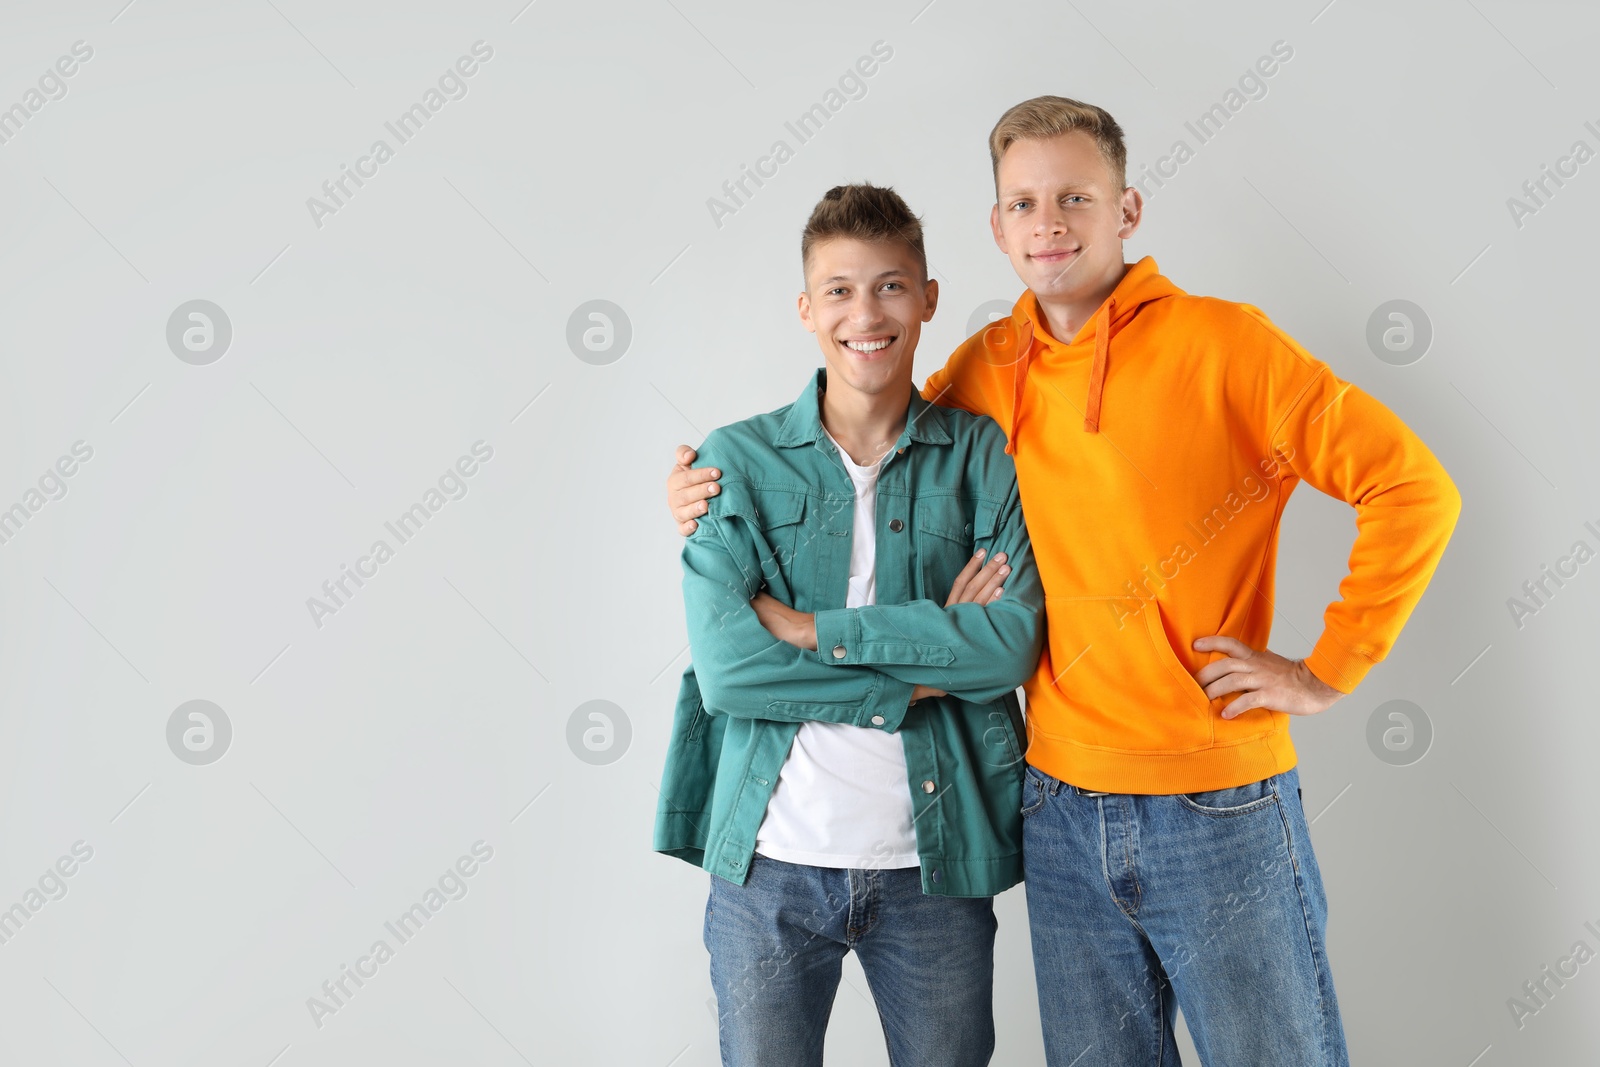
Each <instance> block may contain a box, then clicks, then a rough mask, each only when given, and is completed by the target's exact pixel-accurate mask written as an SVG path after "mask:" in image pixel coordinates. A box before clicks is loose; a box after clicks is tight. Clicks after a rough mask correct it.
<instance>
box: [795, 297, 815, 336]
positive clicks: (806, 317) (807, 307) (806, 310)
mask: <svg viewBox="0 0 1600 1067" xmlns="http://www.w3.org/2000/svg"><path fill="white" fill-rule="evenodd" d="M796 308H797V309H798V310H799V312H800V324H801V325H802V326H804V327H805V328H806V329H807V330H808V331H809V332H811V333H816V332H817V324H816V323H815V322H813V321H811V296H810V294H809V293H807V292H806V291H805V290H804V289H802V290H801V291H800V299H799V300H798V301H797V302H796Z"/></svg>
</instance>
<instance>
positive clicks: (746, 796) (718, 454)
mask: <svg viewBox="0 0 1600 1067" xmlns="http://www.w3.org/2000/svg"><path fill="white" fill-rule="evenodd" d="M826 382H827V370H826V368H821V369H819V370H818V371H817V374H816V376H815V378H814V379H813V380H811V381H808V382H807V384H806V388H805V391H804V392H802V393H801V395H800V398H799V399H798V400H796V401H795V402H794V403H793V404H789V405H787V406H785V407H782V408H779V409H778V410H776V411H773V412H771V413H769V414H766V415H758V416H756V417H754V418H751V419H746V420H744V421H743V422H738V423H734V424H732V425H730V426H724V427H721V428H719V429H717V430H714V431H712V433H711V434H709V435H708V436H707V437H706V440H705V443H704V444H703V445H701V447H700V450H699V460H698V461H697V462H699V463H700V464H701V465H702V466H714V467H717V468H719V469H720V470H721V472H722V477H721V479H720V484H721V486H722V490H721V492H720V493H719V494H718V495H716V496H714V497H711V498H710V506H709V510H708V512H707V514H706V515H705V516H704V517H703V518H701V519H700V520H699V528H698V529H697V530H696V531H695V532H694V533H693V534H692V535H690V536H689V537H688V538H686V539H685V541H684V546H683V598H684V607H685V611H686V614H687V618H688V629H689V645H690V651H691V655H692V658H693V663H692V665H691V666H690V667H689V668H688V669H687V670H686V671H684V674H683V680H682V683H681V685H680V688H679V692H678V702H677V707H676V710H675V712H674V718H673V725H672V735H671V739H670V741H669V743H668V749H667V758H666V769H665V772H664V773H663V775H662V781H661V787H660V793H661V798H660V803H659V805H658V808H657V811H656V826H655V844H654V847H655V850H656V851H658V852H664V853H666V854H668V855H672V856H677V857H679V858H681V859H684V860H687V861H689V862H690V863H695V864H698V865H699V866H702V867H704V868H705V869H706V870H708V871H710V872H711V873H712V874H716V875H720V876H721V877H723V878H726V879H728V880H729V881H732V882H735V883H738V884H743V883H744V880H745V877H746V875H747V874H748V872H749V867H750V857H751V856H752V854H753V853H754V849H755V839H756V831H757V830H758V829H759V828H760V826H761V820H762V817H763V816H764V815H765V813H766V810H767V801H768V799H769V798H770V797H771V795H772V790H773V788H774V786H775V785H776V783H777V781H778V772H779V771H780V770H781V769H782V767H783V763H784V759H785V757H787V755H788V753H789V746H790V743H791V742H792V741H793V740H794V737H795V734H796V733H797V732H798V731H799V729H800V724H801V723H802V722H805V721H807V720H819V721H823V722H834V723H849V724H852V725H854V726H858V727H860V728H861V729H863V730H885V731H889V732H891V733H898V734H899V735H900V738H901V740H902V742H903V743H904V745H905V753H906V766H907V769H908V771H909V786H910V790H911V799H912V805H913V811H914V820H915V821H914V823H913V826H914V829H915V831H916V838H917V855H918V858H919V861H920V864H921V868H922V889H923V892H925V893H936V894H944V895H948V896H991V895H993V894H995V893H998V892H1000V891H1001V890H1004V889H1006V888H1008V887H1010V886H1012V885H1015V884H1016V883H1017V882H1019V881H1021V880H1022V820H1021V816H1020V814H1019V812H1020V796H1021V785H1022V770H1023V762H1022V750H1023V747H1024V746H1023V743H1022V715H1021V711H1020V709H1019V706H1018V702H1017V695H1016V688H1017V687H1018V686H1019V685H1021V684H1022V681H1023V679H1024V678H1026V677H1027V676H1028V675H1029V674H1031V673H1032V672H1033V670H1034V669H1035V667H1036V666H1037V664H1038V660H1039V651H1040V646H1041V644H1042V642H1043V635H1044V614H1043V604H1044V595H1043V591H1042V589H1041V587H1040V584H1039V578H1038V572H1037V571H1036V569H1035V568H1034V565H1033V555H1032V552H1031V551H1030V548H1029V543H1028V534H1027V530H1026V528H1025V527H1024V526H1023V521H1022V509H1021V505H1020V504H1019V502H1018V496H1017V480H1016V471H1015V468H1014V466H1013V464H1012V460H1011V457H1010V456H1008V455H1006V454H1005V435H1004V433H1003V432H1002V431H1001V429H1000V427H999V426H998V425H997V424H996V423H995V422H994V421H993V420H991V419H989V418H986V417H982V416H975V415H971V414H968V413H967V412H964V411H957V410H954V409H950V408H942V407H938V406H935V405H932V404H929V403H928V402H927V401H925V400H923V399H922V398H921V397H920V396H918V395H917V394H916V392H915V391H913V392H912V394H911V404H910V407H909V408H908V410H907V412H906V428H905V430H904V431H903V432H902V433H901V435H900V439H899V441H898V442H896V445H895V448H894V451H893V452H892V454H890V455H889V456H888V457H887V459H886V460H885V461H884V465H883V469H882V473H881V474H880V476H879V478H878V487H877V516H876V523H877V556H876V563H877V572H876V583H877V596H876V600H877V604H876V605H874V606H866V607H859V608H845V607H844V606H843V605H844V603H845V599H846V593H847V591H848V585H849V578H850V541H851V534H852V525H853V522H854V511H855V487H854V484H853V483H852V482H851V480H850V475H849V473H848V472H847V471H846V470H845V467H844V464H843V463H842V462H841V461H840V459H839V456H838V450H837V449H836V448H835V447H834V445H833V443H832V442H831V441H829V440H828V437H827V435H826V434H825V433H824V432H823V429H822V422H821V418H820V415H819V403H820V396H821V390H822V389H823V388H824V387H825V386H826ZM978 548H984V549H986V550H988V552H989V553H991V554H992V553H994V552H1005V553H1006V554H1007V562H1008V563H1009V564H1010V566H1011V568H1012V571H1011V573H1010V575H1009V576H1008V577H1007V579H1006V582H1005V592H1004V593H1003V594H1002V596H1001V598H1000V599H999V600H998V601H995V602H994V603H992V604H990V605H979V604H957V605H954V606H952V607H945V606H944V602H945V600H946V598H947V597H948V595H949V592H950V586H951V585H952V583H953V582H954V581H955V578H956V575H957V574H958V573H959V572H960V570H961V568H962V567H964V566H965V565H966V563H967V561H968V560H969V559H970V558H971V556H972V554H973V552H974V551H976V550H977V549H978ZM762 589H766V590H767V591H768V592H769V593H771V595H772V596H774V597H776V598H777V599H778V600H780V601H782V602H783V603H785V604H788V605H790V606H791V607H794V608H796V609H798V610H800V611H806V612H814V613H815V615H816V627H817V641H818V651H816V652H812V651H808V650H804V649H799V648H796V647H795V646H793V645H790V644H788V643H786V642H783V641H780V640H778V639H777V638H775V637H773V636H772V635H771V634H770V633H768V631H767V630H766V629H765V628H764V627H763V626H762V625H761V623H760V621H759V620H758V619H757V618H756V614H755V610H754V609H753V608H751V606H750V600H751V598H752V597H754V596H755V595H756V594H757V593H758V592H760V591H761V590H762ZM915 684H923V685H928V686H932V687H934V688H937V689H942V690H945V691H946V692H947V693H949V694H950V695H949V696H947V697H939V698H934V699H926V700H921V701H918V703H917V705H916V706H915V707H908V704H909V702H910V699H911V690H912V686H913V685H915Z"/></svg>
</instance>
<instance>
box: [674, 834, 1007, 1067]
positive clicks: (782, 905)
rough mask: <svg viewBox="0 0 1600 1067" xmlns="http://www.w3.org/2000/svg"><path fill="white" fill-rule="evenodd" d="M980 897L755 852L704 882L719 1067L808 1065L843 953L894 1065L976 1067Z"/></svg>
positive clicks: (987, 958) (983, 1021)
mask: <svg viewBox="0 0 1600 1067" xmlns="http://www.w3.org/2000/svg"><path fill="white" fill-rule="evenodd" d="M994 934H995V918H994V898H993V897H967V898H963V897H943V896H930V895H927V894H924V893H923V892H922V874H921V872H920V871H919V870H918V869H917V868H916V867H907V868H904V869H900V870H887V871H884V870H846V869H834V868H828V867H807V866H802V865H799V864H794V863H783V862H780V861H778V860H774V859H768V858H767V857H765V856H760V855H757V856H756V857H754V858H753V859H752V860H751V862H750V876H749V878H748V880H747V881H746V882H745V884H744V885H742V886H739V885H734V884H733V883H732V882H729V881H727V880H726V879H723V878H718V877H716V876H713V877H712V879H711V896H710V899H709V900H707V901H706V923H705V943H706V949H707V950H708V951H709V952H710V953H711V984H712V987H713V988H714V989H715V990H716V994H717V1018H718V1023H719V1030H720V1034H721V1041H722V1062H723V1064H724V1065H725V1067H818V1065H820V1064H821V1063H822V1045H823V1034H824V1032H825V1031H826V1030H827V1028H828V1015H829V1013H830V1012H831V1011H832V1009H833V997H834V993H835V992H837V991H838V988H839V977H840V967H841V964H842V962H843V960H844V955H845V953H846V952H849V951H850V950H851V949H854V950H855V952H856V956H857V958H859V959H860V961H861V969H862V970H863V971H865V972H866V975H867V983H868V985H870V986H871V988H872V999H873V1001H874V1003H876V1004H877V1007H878V1018H879V1020H880V1021H881V1022H882V1024H883V1033H884V1037H885V1039H886V1040H887V1041H888V1046H889V1062H890V1063H891V1064H893V1065H894V1067H981V1065H983V1064H987V1063H988V1062H989V1057H990V1055H991V1054H992V1053H993V1052H994Z"/></svg>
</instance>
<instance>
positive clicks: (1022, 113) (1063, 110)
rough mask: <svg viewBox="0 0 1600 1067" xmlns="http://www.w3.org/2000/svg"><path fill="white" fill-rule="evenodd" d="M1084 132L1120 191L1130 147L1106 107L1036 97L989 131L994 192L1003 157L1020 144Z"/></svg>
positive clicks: (1009, 113) (998, 184) (1126, 172)
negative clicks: (1103, 160)
mask: <svg viewBox="0 0 1600 1067" xmlns="http://www.w3.org/2000/svg"><path fill="white" fill-rule="evenodd" d="M1074 130H1082V131H1083V132H1084V133H1087V134H1088V135H1089V136H1090V137H1092V138H1094V143H1095V147H1097V148H1099V149H1100V155H1101V156H1102V157H1104V159H1105V161H1106V167H1107V168H1109V169H1110V171H1111V177H1112V178H1114V179H1115V180H1116V183H1117V187H1116V189H1114V190H1112V191H1113V192H1121V191H1122V188H1123V186H1125V185H1126V184H1127V178H1128V146H1127V145H1126V144H1124V143H1123V141H1122V127H1121V126H1118V125H1117V120H1116V119H1114V118H1112V117H1111V113H1110V112H1109V111H1107V110H1106V109H1105V108H1103V107H1096V106H1095V105H1093V104H1085V103H1084V102H1083V101H1081V100H1069V99H1067V98H1066V97H1064V96H1036V97H1034V98H1033V99H1032V100H1024V101H1023V102H1022V103H1020V104H1018V105H1016V106H1015V107H1013V108H1011V109H1010V110H1008V111H1007V112H1006V113H1005V114H1004V115H1001V116H1000V121H999V122H997V123H995V124H994V129H993V130H990V131H989V159H990V161H991V162H992V163H993V164H994V180H995V191H996V192H997V193H998V192H999V187H1000V157H1001V156H1003V155H1005V154H1006V149H1008V148H1010V147H1011V146H1012V145H1013V144H1015V143H1016V142H1018V141H1042V140H1044V139H1045V138H1047V137H1056V136H1059V135H1060V134H1063V133H1071V132H1072V131H1074Z"/></svg>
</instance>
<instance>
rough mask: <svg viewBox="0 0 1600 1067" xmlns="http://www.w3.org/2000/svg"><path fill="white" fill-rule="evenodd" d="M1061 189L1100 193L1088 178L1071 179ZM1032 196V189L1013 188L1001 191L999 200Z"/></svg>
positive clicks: (1098, 187) (1098, 188)
mask: <svg viewBox="0 0 1600 1067" xmlns="http://www.w3.org/2000/svg"><path fill="white" fill-rule="evenodd" d="M1061 187H1062V189H1064V190H1066V191H1069V192H1072V191H1079V190H1081V191H1084V192H1099V191H1100V186H1099V185H1098V184H1097V183H1096V182H1094V181H1093V180H1091V179H1088V178H1081V179H1080V178H1072V179H1069V180H1067V181H1065V182H1063V183H1062V185H1061ZM1032 195H1034V193H1033V190H1032V189H1015V188H1013V189H1003V190H1001V192H1000V199H1002V200H1011V199H1014V198H1016V197H1019V196H1032Z"/></svg>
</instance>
